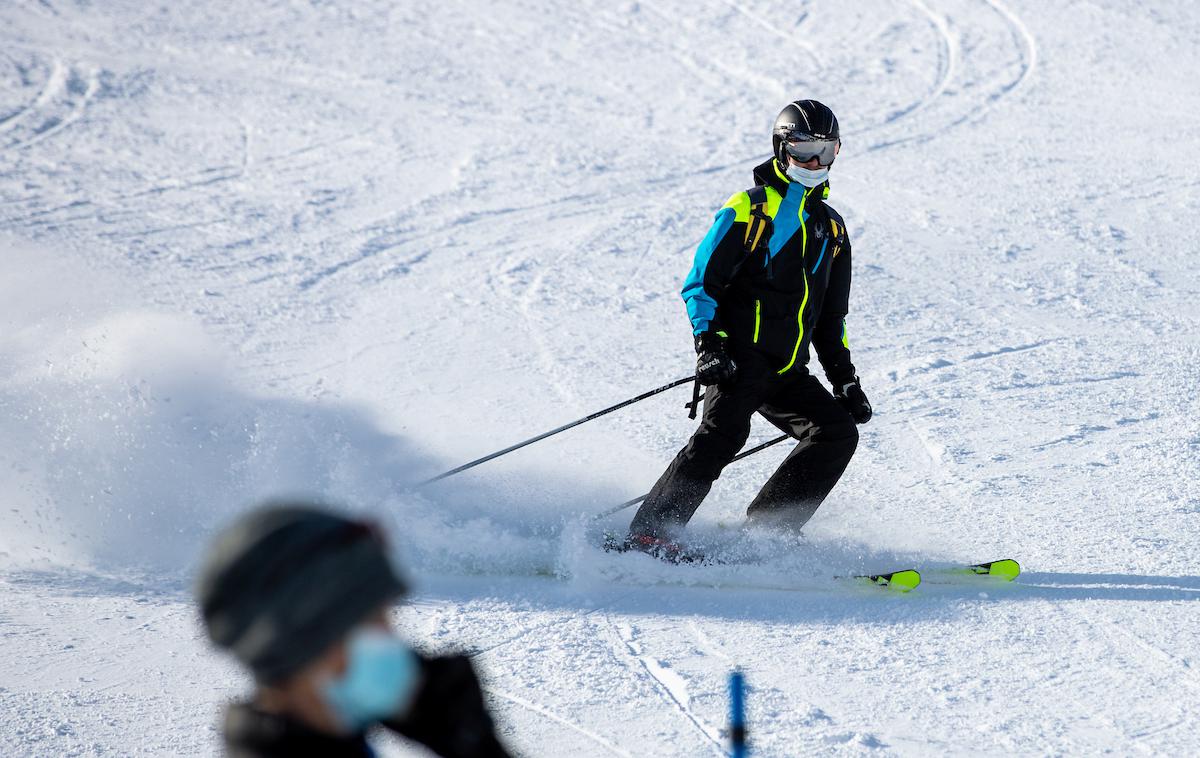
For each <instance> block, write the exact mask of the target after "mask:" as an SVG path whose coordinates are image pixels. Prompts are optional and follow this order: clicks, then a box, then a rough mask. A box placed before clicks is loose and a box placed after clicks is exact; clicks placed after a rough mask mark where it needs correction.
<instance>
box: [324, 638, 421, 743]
mask: <svg viewBox="0 0 1200 758" xmlns="http://www.w3.org/2000/svg"><path fill="white" fill-rule="evenodd" d="M346 647H347V651H346V652H347V656H348V658H349V661H348V663H347V665H346V670H345V671H344V672H342V675H341V676H340V677H339V678H337V679H330V680H328V681H326V682H325V683H324V684H323V685H322V687H321V693H322V695H323V696H324V698H325V704H326V705H327V706H329V709H330V710H331V711H333V714H334V716H335V717H336V718H337V720H338V721H339V722H340V723H341V725H342V726H343V727H344V728H345V729H346V730H347V731H352V732H357V731H361V730H363V729H365V728H366V727H368V726H370V725H371V724H372V723H374V722H376V721H379V720H381V719H386V718H392V717H396V716H402V715H404V713H405V712H406V711H407V710H408V707H409V706H410V705H411V704H412V701H413V697H414V695H415V694H416V691H417V686H418V685H419V684H420V680H421V664H420V660H419V659H418V658H417V655H416V653H414V652H413V651H412V649H410V648H409V647H408V646H407V645H405V644H404V643H403V642H402V641H401V640H399V639H398V638H397V637H395V636H394V635H392V634H389V633H388V632H387V631H386V630H384V629H380V628H378V627H363V628H360V629H358V630H356V631H354V632H353V633H352V634H351V635H350V639H349V640H348V641H347V643H346Z"/></svg>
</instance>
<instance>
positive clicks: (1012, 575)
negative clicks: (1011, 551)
mask: <svg viewBox="0 0 1200 758" xmlns="http://www.w3.org/2000/svg"><path fill="white" fill-rule="evenodd" d="M931 573H934V574H936V575H937V576H938V577H939V578H944V579H972V578H980V579H998V580H1000V581H1005V582H1011V581H1012V580H1014V579H1016V578H1017V577H1018V576H1020V575H1021V564H1019V563H1017V562H1016V561H1014V560H1012V559H1011V558H1005V559H1003V560H999V561H988V562H986V563H973V564H971V565H969V566H951V567H949V568H941V569H935V570H934V571H933V572H931Z"/></svg>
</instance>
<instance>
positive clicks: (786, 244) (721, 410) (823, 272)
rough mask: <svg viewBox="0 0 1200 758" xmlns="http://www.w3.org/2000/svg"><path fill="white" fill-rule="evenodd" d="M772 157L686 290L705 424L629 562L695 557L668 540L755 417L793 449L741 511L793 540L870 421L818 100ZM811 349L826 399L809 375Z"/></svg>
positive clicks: (667, 479)
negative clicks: (638, 554) (855, 357)
mask: <svg viewBox="0 0 1200 758" xmlns="http://www.w3.org/2000/svg"><path fill="white" fill-rule="evenodd" d="M771 144H772V147H773V149H774V155H773V157H772V158H771V159H770V160H768V161H767V162H765V163H763V164H762V165H760V166H758V167H757V168H755V169H754V183H755V187H754V188H753V189H750V190H747V191H746V192H739V193H737V194H735V195H734V196H733V197H731V198H730V199H729V202H727V203H726V204H725V206H724V207H722V208H721V210H720V211H718V212H717V215H716V220H715V221H714V223H713V225H712V228H711V229H710V230H709V232H708V235H707V236H706V237H705V238H704V240H703V241H702V242H701V243H700V247H699V248H698V249H697V251H696V257H695V264H694V266H693V267H692V270H691V272H689V274H688V276H687V279H686V280H685V281H684V285H683V292H682V295H683V299H684V302H685V303H686V304H687V310H688V315H689V317H690V318H691V321H692V331H693V335H694V337H695V346H696V353H697V361H696V374H697V381H699V382H700V383H701V384H703V385H705V386H706V387H707V390H706V394H705V398H704V415H703V419H702V421H701V423H700V427H699V428H698V429H697V430H696V432H695V433H694V434H693V435H692V438H691V440H690V441H689V442H688V443H687V446H686V447H684V448H683V449H682V450H681V451H680V452H679V454H678V455H676V456H675V459H674V461H672V462H671V465H670V466H668V467H667V470H666V471H665V472H664V473H663V475H662V476H661V477H660V478H659V480H658V482H657V483H656V484H655V485H654V488H653V489H652V490H651V491H650V494H649V496H648V497H647V498H646V500H645V501H644V502H643V503H642V506H641V508H640V509H639V510H638V512H637V515H636V516H634V519H633V522H632V524H631V525H630V528H629V534H628V536H627V537H626V540H625V543H624V547H625V548H626V549H636V550H642V551H645V552H648V553H650V554H652V555H655V556H657V557H660V558H663V559H666V560H671V561H679V560H689V559H691V558H692V557H694V556H691V555H689V553H688V552H687V551H686V550H685V549H684V548H683V547H681V546H680V545H679V543H678V542H677V541H676V539H677V537H678V534H679V532H680V531H681V530H682V528H683V527H684V525H686V524H687V522H688V520H689V519H691V517H692V514H694V513H695V512H696V509H697V508H698V507H699V506H700V503H701V501H702V500H704V497H705V496H706V495H707V494H708V491H709V489H710V488H711V487H712V483H713V481H715V480H716V479H717V477H718V476H720V474H721V470H722V469H723V468H724V467H725V466H726V465H727V464H728V463H729V462H730V461H731V460H732V459H733V457H734V456H735V455H737V453H738V451H739V450H741V448H742V445H743V444H745V442H746V438H747V437H748V436H749V433H750V418H751V416H753V415H754V413H755V412H758V413H760V414H762V416H763V417H764V418H766V419H767V420H768V421H769V422H770V423H772V424H774V425H775V426H777V427H779V428H780V429H781V430H783V431H784V432H785V433H786V434H788V435H790V436H792V437H794V438H795V439H796V440H798V441H799V443H800V444H798V445H797V446H796V447H795V449H794V450H793V451H792V452H791V454H790V455H789V456H788V457H787V459H786V460H785V461H784V462H783V464H782V465H781V466H780V467H779V469H778V470H777V471H776V472H775V474H774V475H773V476H772V477H771V478H770V479H769V480H768V481H767V483H766V484H765V485H764V486H763V487H762V489H761V490H760V491H759V493H758V495H757V497H755V498H754V500H753V501H752V502H751V503H750V505H749V507H748V509H747V516H748V519H749V520H750V521H751V522H756V521H770V522H771V523H773V524H779V525H782V526H785V527H788V528H791V529H796V530H798V529H799V528H800V527H801V526H803V525H804V524H805V522H807V521H808V520H809V518H811V517H812V515H813V513H814V512H815V511H816V510H817V507H818V506H820V505H821V502H822V501H823V500H824V499H825V497H826V495H828V494H829V491H830V490H831V489H832V488H833V486H834V485H835V484H836V483H837V481H838V479H839V478H840V477H841V475H842V472H843V471H845V469H846V466H847V464H848V463H849V462H850V458H851V457H852V456H853V455H854V450H855V447H856V446H857V444H858V431H857V429H856V428H855V424H856V423H857V424H865V423H866V422H867V421H868V420H870V418H871V404H870V403H869V402H868V401H867V397H866V395H865V394H863V391H862V388H861V387H860V385H859V380H858V376H857V375H856V372H855V369H854V364H852V363H851V362H850V349H849V342H848V340H847V337H846V325H845V316H846V313H847V310H848V301H849V295H850V239H849V237H848V236H847V233H846V224H845V222H844V221H843V220H842V217H841V216H840V215H839V214H838V213H837V211H835V210H834V209H833V208H831V207H829V206H828V205H827V204H826V203H825V199H826V198H827V197H828V196H829V182H828V178H827V177H828V174H829V168H830V166H832V165H833V161H834V158H835V157H836V156H837V154H838V152H839V151H840V149H841V138H840V135H839V131H838V121H837V118H836V117H835V116H834V114H833V112H832V111H831V110H830V109H829V108H828V107H826V106H825V105H823V104H821V103H819V102H817V101H816V100H797V101H795V102H792V103H789V104H788V105H787V107H785V108H784V109H783V110H782V111H781V112H780V113H779V116H778V117H777V118H776V119H775V125H774V129H773V131H772V136H771ZM810 344H811V345H814V346H815V347H816V350H817V357H818V358H819V359H820V361H821V365H822V367H823V368H824V370H825V376H826V378H827V379H828V380H829V383H830V384H831V385H832V387H833V394H832V395H830V393H829V392H828V391H827V390H826V389H825V388H824V387H822V386H821V383H820V382H819V381H818V380H817V379H816V378H815V377H814V376H812V375H811V374H809V373H808V369H807V363H808V350H809V345H810Z"/></svg>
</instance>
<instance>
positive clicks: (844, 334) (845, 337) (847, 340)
mask: <svg viewBox="0 0 1200 758" xmlns="http://www.w3.org/2000/svg"><path fill="white" fill-rule="evenodd" d="M842 347H844V348H846V349H847V350H849V349H850V335H849V334H848V333H847V332H846V319H842Z"/></svg>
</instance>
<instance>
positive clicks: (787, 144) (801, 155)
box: [783, 134, 841, 166]
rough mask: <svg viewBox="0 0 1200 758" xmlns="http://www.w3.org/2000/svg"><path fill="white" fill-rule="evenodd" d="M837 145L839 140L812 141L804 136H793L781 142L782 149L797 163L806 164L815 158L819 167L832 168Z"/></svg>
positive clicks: (839, 142)
mask: <svg viewBox="0 0 1200 758" xmlns="http://www.w3.org/2000/svg"><path fill="white" fill-rule="evenodd" d="M839 144H841V140H836V139H813V138H812V137H809V136H808V135H806V134H794V135H789V136H788V137H787V138H785V139H784V140H783V149H784V150H786V151H787V154H788V155H790V156H791V157H792V158H793V159H794V160H795V161H796V162H797V163H808V162H809V161H811V160H812V159H813V158H816V159H817V163H819V164H820V165H822V166H832V165H833V159H834V158H836V157H837V153H838V145H839Z"/></svg>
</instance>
